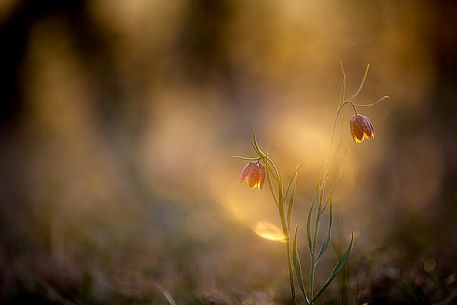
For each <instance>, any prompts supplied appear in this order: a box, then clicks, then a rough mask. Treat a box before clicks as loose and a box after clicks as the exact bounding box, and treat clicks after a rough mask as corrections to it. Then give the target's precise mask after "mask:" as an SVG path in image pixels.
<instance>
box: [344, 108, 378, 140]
mask: <svg viewBox="0 0 457 305" xmlns="http://www.w3.org/2000/svg"><path fill="white" fill-rule="evenodd" d="M349 126H350V127H351V134H352V138H353V139H354V141H355V142H356V143H362V142H363V140H364V139H369V138H374V129H373V125H372V124H371V122H370V119H369V118H368V117H366V116H364V115H361V114H355V115H354V116H352V118H351V120H350V121H349Z"/></svg>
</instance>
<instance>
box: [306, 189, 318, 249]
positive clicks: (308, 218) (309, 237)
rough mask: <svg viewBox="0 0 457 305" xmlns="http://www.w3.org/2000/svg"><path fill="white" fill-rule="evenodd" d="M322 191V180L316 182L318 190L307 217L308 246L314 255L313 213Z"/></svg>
mask: <svg viewBox="0 0 457 305" xmlns="http://www.w3.org/2000/svg"><path fill="white" fill-rule="evenodd" d="M319 192H320V182H317V184H316V191H315V193H314V196H313V199H312V200H311V206H310V207H309V212H308V217H307V218H306V237H307V239H308V247H309V253H310V254H311V255H314V253H313V241H312V239H311V215H312V213H313V210H314V203H315V202H316V199H317V196H318V194H319Z"/></svg>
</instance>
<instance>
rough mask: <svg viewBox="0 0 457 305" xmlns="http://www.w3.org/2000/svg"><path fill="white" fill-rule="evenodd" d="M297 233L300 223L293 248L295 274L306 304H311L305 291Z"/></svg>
mask: <svg viewBox="0 0 457 305" xmlns="http://www.w3.org/2000/svg"><path fill="white" fill-rule="evenodd" d="M297 235H298V224H297V225H296V226H295V235H294V241H293V249H292V250H293V254H292V259H293V262H294V270H295V275H296V277H297V281H298V286H300V290H301V292H302V294H303V297H304V298H305V301H306V304H309V298H308V296H307V295H306V291H305V283H304V282H303V272H302V269H301V263H300V256H299V255H298V248H297Z"/></svg>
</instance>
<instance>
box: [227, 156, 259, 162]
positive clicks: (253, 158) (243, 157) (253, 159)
mask: <svg viewBox="0 0 457 305" xmlns="http://www.w3.org/2000/svg"><path fill="white" fill-rule="evenodd" d="M232 158H237V159H241V160H246V161H256V160H260V159H261V158H260V157H245V156H232Z"/></svg>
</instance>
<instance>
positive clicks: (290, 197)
mask: <svg viewBox="0 0 457 305" xmlns="http://www.w3.org/2000/svg"><path fill="white" fill-rule="evenodd" d="M299 169H300V165H298V166H297V168H296V169H295V172H294V175H293V176H292V177H291V178H290V180H289V185H288V186H287V191H286V195H285V198H286V200H287V228H288V229H290V219H291V217H292V210H293V208H294V201H295V190H296V188H297V176H298V170H299Z"/></svg>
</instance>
